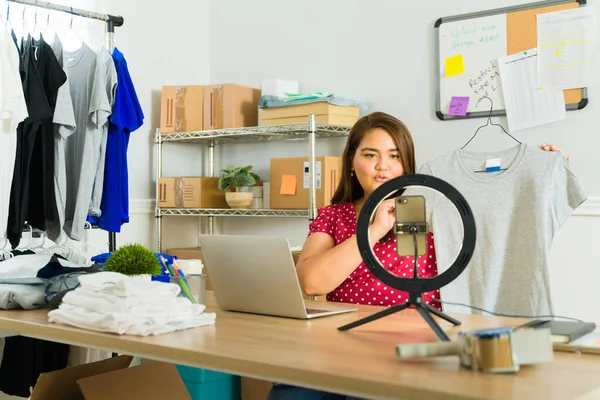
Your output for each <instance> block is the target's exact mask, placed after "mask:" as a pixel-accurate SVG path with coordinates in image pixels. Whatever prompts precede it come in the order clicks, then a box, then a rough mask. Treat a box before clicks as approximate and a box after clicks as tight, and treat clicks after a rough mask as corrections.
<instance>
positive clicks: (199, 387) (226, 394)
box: [183, 375, 242, 400]
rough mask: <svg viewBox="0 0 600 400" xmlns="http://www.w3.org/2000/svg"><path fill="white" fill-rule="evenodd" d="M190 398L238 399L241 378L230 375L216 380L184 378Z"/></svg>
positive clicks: (212, 399)
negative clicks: (206, 380) (198, 380)
mask: <svg viewBox="0 0 600 400" xmlns="http://www.w3.org/2000/svg"><path fill="white" fill-rule="evenodd" d="M183 383H184V384H185V387H186V388H187V390H188V392H189V394H190V397H191V398H192V400H240V399H241V398H242V394H241V392H242V391H241V380H240V377H239V376H235V375H230V376H229V377H228V378H225V379H219V380H217V381H211V382H204V383H197V382H190V381H186V380H184V381H183Z"/></svg>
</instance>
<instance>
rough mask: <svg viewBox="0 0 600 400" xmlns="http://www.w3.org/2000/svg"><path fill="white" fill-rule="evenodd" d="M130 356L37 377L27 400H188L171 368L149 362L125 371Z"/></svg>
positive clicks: (178, 377) (187, 395) (164, 364)
mask: <svg viewBox="0 0 600 400" xmlns="http://www.w3.org/2000/svg"><path fill="white" fill-rule="evenodd" d="M132 358H133V357H131V356H119V357H114V358H109V359H107V360H103V361H99V362H95V363H90V364H82V365H78V366H76V367H71V368H65V369H61V370H58V371H53V372H46V373H42V374H40V377H39V379H38V381H37V383H36V385H35V387H34V388H33V392H32V394H31V397H30V399H31V400H48V399H52V400H105V399H111V400H137V399H144V400H163V399H174V400H184V399H185V400H189V399H191V397H190V394H189V393H188V391H187V389H186V387H185V385H184V383H183V381H182V380H181V378H180V376H179V373H178V372H177V369H175V366H174V365H173V364H167V363H162V362H153V363H148V364H142V365H140V366H137V367H132V368H128V367H129V364H131V360H132Z"/></svg>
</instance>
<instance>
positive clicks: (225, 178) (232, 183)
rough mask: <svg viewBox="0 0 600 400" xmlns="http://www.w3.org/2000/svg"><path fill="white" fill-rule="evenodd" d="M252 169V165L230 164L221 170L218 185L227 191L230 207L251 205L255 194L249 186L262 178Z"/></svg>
mask: <svg viewBox="0 0 600 400" xmlns="http://www.w3.org/2000/svg"><path fill="white" fill-rule="evenodd" d="M250 170H252V165H248V166H245V167H234V166H233V165H228V166H227V167H226V168H225V169H222V170H221V172H222V174H221V177H220V178H219V182H218V184H217V186H218V188H219V189H220V190H222V191H224V192H225V200H226V201H227V204H229V207H231V208H237V209H247V208H248V207H250V204H251V203H252V198H253V194H252V192H249V191H248V187H250V186H252V185H254V184H255V183H256V181H258V180H260V178H259V176H258V175H256V174H255V173H254V172H250Z"/></svg>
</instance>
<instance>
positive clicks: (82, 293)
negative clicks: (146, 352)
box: [62, 287, 191, 314]
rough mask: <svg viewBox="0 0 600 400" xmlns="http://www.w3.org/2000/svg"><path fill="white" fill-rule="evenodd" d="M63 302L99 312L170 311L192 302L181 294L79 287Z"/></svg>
mask: <svg viewBox="0 0 600 400" xmlns="http://www.w3.org/2000/svg"><path fill="white" fill-rule="evenodd" d="M62 302H63V303H66V304H70V305H72V306H76V307H83V308H85V309H87V310H90V311H94V312H97V313H101V314H102V313H111V312H117V313H127V312H130V313H168V312H174V311H179V310H187V309H189V305H190V304H191V302H190V301H189V300H188V299H187V298H185V297H181V296H148V297H140V296H131V297H120V296H113V295H109V294H106V293H101V292H92V291H89V290H86V289H84V288H81V287H79V288H77V289H75V290H73V291H70V292H68V293H67V294H65V296H64V297H63V300H62Z"/></svg>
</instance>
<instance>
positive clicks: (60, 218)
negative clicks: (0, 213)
mask: <svg viewBox="0 0 600 400" xmlns="http://www.w3.org/2000/svg"><path fill="white" fill-rule="evenodd" d="M50 47H51V48H52V52H53V53H54V55H55V56H56V60H57V61H58V64H59V65H60V67H61V68H62V67H63V47H62V43H61V42H60V39H59V38H58V36H56V35H55V36H54V40H53V41H52V44H51V45H50ZM52 122H53V123H54V196H55V199H56V200H55V201H56V214H57V215H56V219H54V220H53V221H47V223H46V235H47V236H48V237H49V238H50V239H51V240H54V241H55V242H62V241H63V227H64V224H65V207H66V198H67V171H66V165H65V145H66V140H67V138H68V137H69V136H71V135H72V134H73V133H75V130H76V124H75V113H74V111H73V101H72V100H71V89H70V86H69V79H68V78H67V79H66V81H65V83H64V84H63V85H62V86H61V87H60V88H59V89H58V94H57V96H56V107H55V109H54V118H53V120H52Z"/></svg>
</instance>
